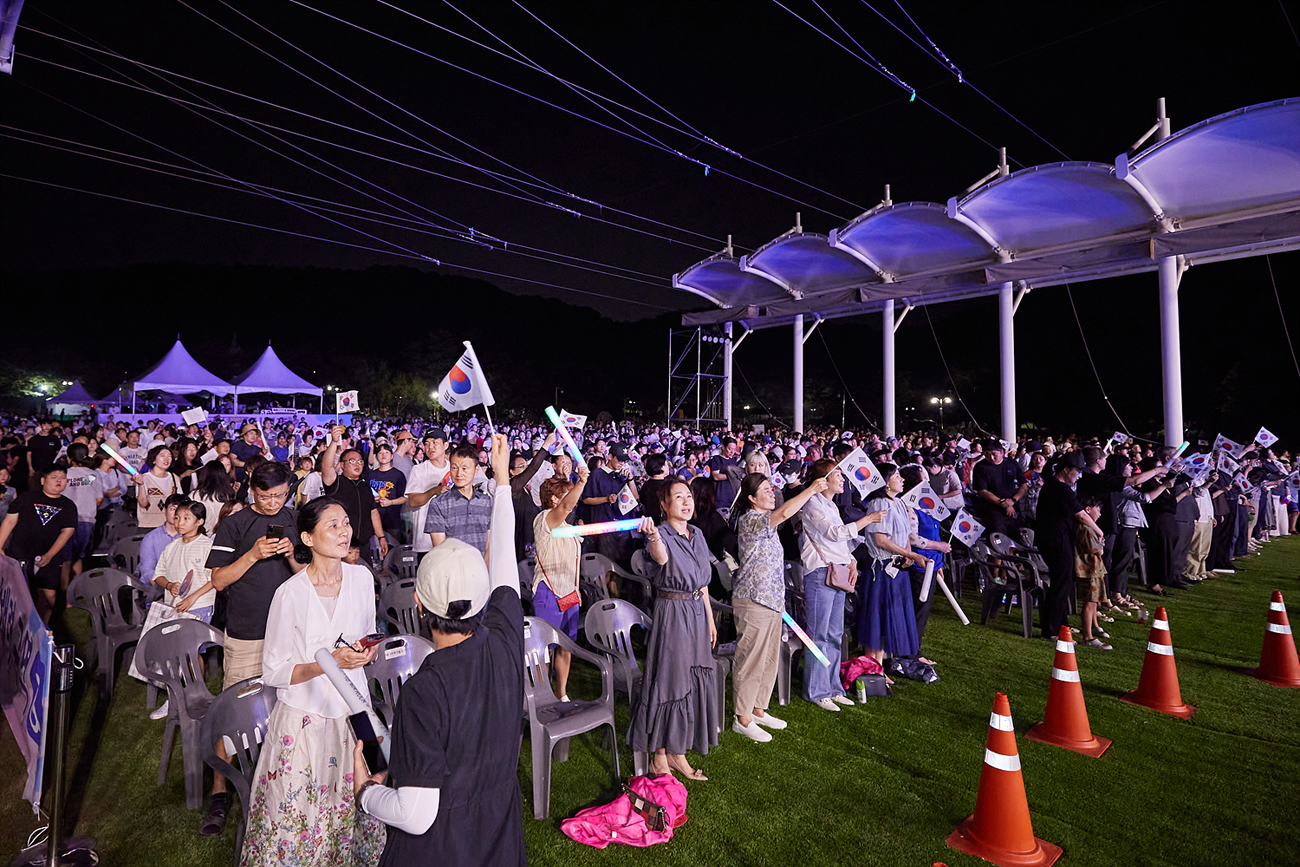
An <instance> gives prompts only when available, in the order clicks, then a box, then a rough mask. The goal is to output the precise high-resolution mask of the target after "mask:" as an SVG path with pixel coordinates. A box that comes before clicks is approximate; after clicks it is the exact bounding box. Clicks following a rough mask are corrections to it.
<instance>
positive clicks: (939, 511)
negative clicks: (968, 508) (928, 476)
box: [903, 482, 952, 521]
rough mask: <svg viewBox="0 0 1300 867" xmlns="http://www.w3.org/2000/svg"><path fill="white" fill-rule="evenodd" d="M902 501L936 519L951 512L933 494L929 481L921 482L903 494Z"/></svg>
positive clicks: (940, 518)
mask: <svg viewBox="0 0 1300 867" xmlns="http://www.w3.org/2000/svg"><path fill="white" fill-rule="evenodd" d="M903 502H904V503H907V505H908V506H910V507H912V508H913V509H916V510H918V511H921V512H925V513H926V514H927V515H929V516H930V517H931V518H934V519H935V520H936V521H942V520H943V519H944V518H946V517H948V516H949V515H951V514H952V511H951V510H950V509H949V508H948V507H947V506H945V505H944V504H943V501H942V500H940V499H939V497H938V495H937V494H935V492H934V488H931V487H930V483H929V482H922V483H921V484H919V485H916V486H915V487H913V488H912V489H911V490H910V491H908V492H907V493H905V494H903Z"/></svg>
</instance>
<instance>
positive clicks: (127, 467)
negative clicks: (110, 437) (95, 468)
mask: <svg viewBox="0 0 1300 867" xmlns="http://www.w3.org/2000/svg"><path fill="white" fill-rule="evenodd" d="M99 447H100V448H101V449H103V450H104V451H106V452H108V453H109V455H110V456H111V457H112V458H113V460H115V461H117V462H118V463H119V464H121V465H122V469H124V470H126V471H127V472H128V473H130V474H131V475H133V476H138V475H140V472H139V471H138V470H137V469H136V468H135V467H133V466H131V465H130V464H128V463H127V462H126V458H124V457H122V456H121V455H119V454H118V453H117V452H115V451H113V447H112V446H110V445H109V444H108V443H100V444H99Z"/></svg>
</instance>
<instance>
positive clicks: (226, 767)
mask: <svg viewBox="0 0 1300 867" xmlns="http://www.w3.org/2000/svg"><path fill="white" fill-rule="evenodd" d="M275 703H276V692H275V689H274V688H272V687H269V686H266V685H264V684H263V683H262V678H261V677H252V678H249V679H248V680H241V681H240V682H239V683H235V684H231V685H230V687H229V688H227V689H225V690H222V692H221V695H219V696H217V697H216V698H215V699H214V700H213V702H212V704H210V705H209V706H208V711H207V713H205V714H204V715H203V722H202V727H201V728H200V729H199V731H200V733H201V734H202V738H201V741H200V743H201V744H202V749H203V761H204V763H205V764H207V765H208V767H210V768H212V769H213V770H215V771H217V772H218V773H219V774H221V775H222V776H224V777H225V778H226V779H228V780H230V781H231V782H232V783H233V784H234V785H235V789H236V790H237V791H238V792H239V799H240V804H241V806H242V807H243V809H244V811H245V813H247V812H248V811H249V810H251V809H252V807H251V805H250V804H249V803H248V801H249V792H250V791H251V790H252V787H253V775H254V774H255V773H256V772H257V757H258V756H259V755H260V754H261V752H262V741H263V740H264V739H265V738H266V728H267V723H268V721H269V720H270V718H271V709H272V708H274V707H275ZM222 738H226V739H227V740H228V741H229V743H227V744H226V750H227V751H228V752H229V759H223V758H222V757H221V755H220V754H219V753H218V752H217V744H219V743H220V742H221V740H222ZM231 746H233V747H234V749H233V750H231V749H230V747H231Z"/></svg>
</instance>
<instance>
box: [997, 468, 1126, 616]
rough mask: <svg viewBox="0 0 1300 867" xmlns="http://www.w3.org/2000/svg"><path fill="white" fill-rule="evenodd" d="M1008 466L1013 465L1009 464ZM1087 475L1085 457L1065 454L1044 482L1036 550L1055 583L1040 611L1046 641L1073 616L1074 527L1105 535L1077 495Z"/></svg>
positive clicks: (1036, 533) (1052, 581) (1036, 531)
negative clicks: (1082, 475)
mask: <svg viewBox="0 0 1300 867" xmlns="http://www.w3.org/2000/svg"><path fill="white" fill-rule="evenodd" d="M1007 463H1010V461H1008V462H1007ZM1082 472H1083V454H1082V453H1080V452H1078V451H1073V452H1070V453H1069V454H1067V455H1063V456H1062V457H1061V458H1060V460H1059V461H1058V462H1057V464H1056V472H1055V473H1054V474H1053V475H1052V476H1050V477H1048V478H1047V479H1045V480H1044V482H1043V490H1042V493H1040V494H1039V495H1038V512H1037V518H1036V520H1037V523H1036V525H1035V530H1034V547H1036V548H1038V550H1039V551H1040V552H1041V553H1042V555H1043V560H1045V561H1046V562H1047V573H1048V576H1049V577H1050V579H1051V584H1050V586H1049V587H1048V588H1047V598H1046V600H1044V602H1043V604H1042V606H1041V607H1040V608H1039V610H1038V622H1039V625H1040V626H1041V627H1042V631H1043V637H1044V638H1056V637H1057V633H1059V632H1060V630H1061V627H1062V626H1064V625H1065V624H1066V621H1067V619H1068V618H1069V616H1070V593H1071V592H1073V590H1074V524H1075V522H1076V521H1081V522H1083V523H1085V524H1087V525H1088V526H1089V527H1091V528H1092V529H1093V532H1095V533H1096V534H1097V535H1098V536H1101V535H1102V532H1101V528H1099V527H1098V526H1097V522H1096V521H1094V520H1093V519H1092V518H1091V517H1089V515H1088V513H1087V512H1086V511H1084V508H1083V505H1082V504H1081V503H1080V502H1079V498H1078V496H1076V495H1075V493H1074V487H1073V486H1074V485H1075V484H1076V483H1077V482H1078V481H1079V475H1080V473H1082Z"/></svg>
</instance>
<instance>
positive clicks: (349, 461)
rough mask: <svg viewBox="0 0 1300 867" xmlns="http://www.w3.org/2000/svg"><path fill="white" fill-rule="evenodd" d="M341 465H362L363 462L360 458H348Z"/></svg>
mask: <svg viewBox="0 0 1300 867" xmlns="http://www.w3.org/2000/svg"><path fill="white" fill-rule="evenodd" d="M343 463H345V464H364V463H365V461H363V460H361V458H348V459H347V460H346V461H344V462H343Z"/></svg>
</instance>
